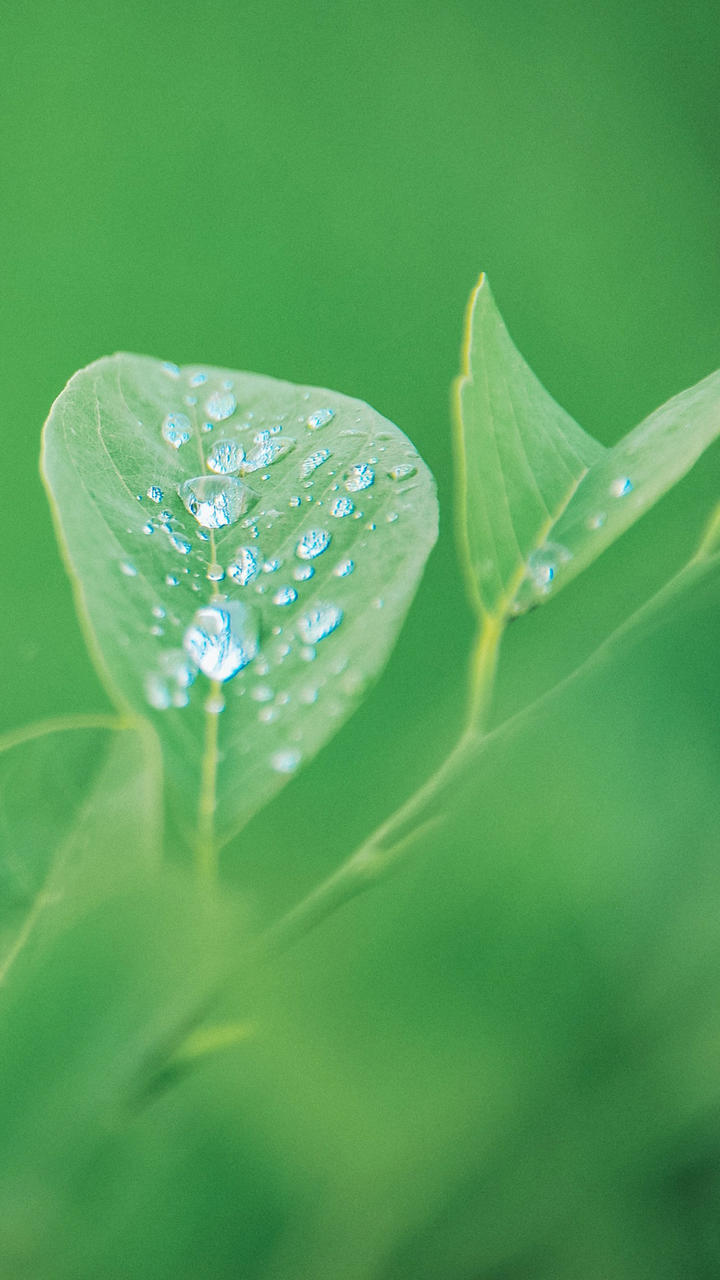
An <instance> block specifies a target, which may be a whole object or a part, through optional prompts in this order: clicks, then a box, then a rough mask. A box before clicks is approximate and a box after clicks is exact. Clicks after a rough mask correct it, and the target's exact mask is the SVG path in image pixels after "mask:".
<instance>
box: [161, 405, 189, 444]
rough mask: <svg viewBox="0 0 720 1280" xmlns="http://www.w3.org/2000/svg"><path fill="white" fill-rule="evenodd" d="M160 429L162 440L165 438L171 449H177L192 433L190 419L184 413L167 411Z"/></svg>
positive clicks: (185, 442)
mask: <svg viewBox="0 0 720 1280" xmlns="http://www.w3.org/2000/svg"><path fill="white" fill-rule="evenodd" d="M161 431H162V437H163V440H167V442H168V444H171V445H172V447H173V449H179V448H180V445H182V444H187V442H188V440H189V439H190V437H191V435H192V427H191V425H190V419H189V418H188V416H187V414H185V413H169V414H168V415H167V417H166V418H165V419H164V421H163V424H162V428H161Z"/></svg>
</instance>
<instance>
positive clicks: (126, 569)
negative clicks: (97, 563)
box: [120, 560, 137, 578]
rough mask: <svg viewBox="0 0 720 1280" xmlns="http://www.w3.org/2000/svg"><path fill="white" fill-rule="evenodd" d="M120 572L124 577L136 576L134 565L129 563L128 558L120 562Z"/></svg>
mask: <svg viewBox="0 0 720 1280" xmlns="http://www.w3.org/2000/svg"><path fill="white" fill-rule="evenodd" d="M120 572H121V573H124V574H125V577H126V578H136V577H137V569H136V568H135V565H134V564H130V562H129V561H128V560H123V562H122V564H121V565H120Z"/></svg>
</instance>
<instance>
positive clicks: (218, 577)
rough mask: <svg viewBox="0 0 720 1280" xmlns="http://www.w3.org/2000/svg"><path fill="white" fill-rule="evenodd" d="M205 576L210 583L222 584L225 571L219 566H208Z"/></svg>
mask: <svg viewBox="0 0 720 1280" xmlns="http://www.w3.org/2000/svg"><path fill="white" fill-rule="evenodd" d="M205 576H206V577H207V578H208V580H209V581H210V582H222V580H223V578H224V577H225V570H224V569H223V567H222V565H221V564H217V563H215V564H209V565H208V570H207V574H206V575H205Z"/></svg>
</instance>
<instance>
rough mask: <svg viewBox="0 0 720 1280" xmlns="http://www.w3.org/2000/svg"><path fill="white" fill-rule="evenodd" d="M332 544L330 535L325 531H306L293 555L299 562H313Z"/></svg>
mask: <svg viewBox="0 0 720 1280" xmlns="http://www.w3.org/2000/svg"><path fill="white" fill-rule="evenodd" d="M333 514H334V513H333ZM331 542H332V534H331V533H328V531H327V529H308V531H307V533H304V534H303V535H302V537H301V539H300V541H299V542H298V544H297V546H296V548H295V555H296V556H297V557H298V559H300V560H314V559H315V557H316V556H320V555H322V553H323V551H327V549H328V547H329V546H330V543H331Z"/></svg>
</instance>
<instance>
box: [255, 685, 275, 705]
mask: <svg viewBox="0 0 720 1280" xmlns="http://www.w3.org/2000/svg"><path fill="white" fill-rule="evenodd" d="M250 697H251V698H252V699H253V701H254V702H272V700H273V698H274V697H275V695H274V693H273V691H272V689H271V688H270V686H269V685H267V684H256V685H254V687H253V688H252V689H251V690H250Z"/></svg>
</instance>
